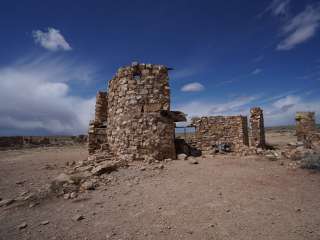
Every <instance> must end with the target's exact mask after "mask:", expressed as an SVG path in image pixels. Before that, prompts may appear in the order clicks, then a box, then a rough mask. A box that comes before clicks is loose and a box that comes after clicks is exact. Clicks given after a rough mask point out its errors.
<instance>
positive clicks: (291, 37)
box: [277, 4, 320, 50]
mask: <svg viewBox="0 0 320 240" xmlns="http://www.w3.org/2000/svg"><path fill="white" fill-rule="evenodd" d="M319 23H320V5H319V4H316V5H312V6H311V5H310V6H307V7H306V9H305V10H304V11H303V12H301V13H299V14H298V15H296V16H295V17H293V18H292V19H290V20H289V21H288V22H287V23H286V24H285V25H284V26H283V28H282V33H283V35H284V36H285V39H284V40H283V41H282V42H280V43H279V44H278V46H277V49H278V50H290V49H292V48H294V47H295V46H296V45H298V44H301V43H303V42H305V41H307V40H309V39H310V38H312V37H313V36H314V35H315V34H316V32H317V30H318V27H319Z"/></svg>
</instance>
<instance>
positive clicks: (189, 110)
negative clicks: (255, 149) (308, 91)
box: [176, 95, 320, 126]
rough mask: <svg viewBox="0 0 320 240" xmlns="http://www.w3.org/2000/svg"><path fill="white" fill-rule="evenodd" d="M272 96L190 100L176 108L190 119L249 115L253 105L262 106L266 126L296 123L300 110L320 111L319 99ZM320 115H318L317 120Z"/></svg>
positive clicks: (319, 118)
mask: <svg viewBox="0 0 320 240" xmlns="http://www.w3.org/2000/svg"><path fill="white" fill-rule="evenodd" d="M279 96H280V97H278V96H271V97H269V99H270V102H265V101H264V99H265V98H262V97H259V96H242V97H236V98H234V99H231V100H229V101H226V102H215V101H190V102H187V103H184V104H181V105H178V106H177V107H176V108H177V109H179V110H181V111H183V112H185V113H186V114H188V119H189V120H190V119H191V118H192V117H196V116H197V117H200V116H209V115H213V116H219V115H229V116H230V115H247V116H249V114H250V113H249V110H250V108H251V107H254V106H260V107H262V108H263V110H264V117H265V125H266V126H280V125H288V124H294V123H295V114H296V112H298V111H315V112H318V113H319V112H320V104H319V100H312V101H311V100H306V99H304V98H302V97H300V96H297V95H287V96H281V95H279ZM319 120H320V116H319V115H317V121H319Z"/></svg>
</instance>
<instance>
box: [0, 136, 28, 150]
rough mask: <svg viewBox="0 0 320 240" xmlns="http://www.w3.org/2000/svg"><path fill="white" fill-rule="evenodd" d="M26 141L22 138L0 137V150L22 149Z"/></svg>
mask: <svg viewBox="0 0 320 240" xmlns="http://www.w3.org/2000/svg"><path fill="white" fill-rule="evenodd" d="M23 144H24V139H23V137H22V136H15V137H0V149H1V148H3V149H5V148H21V147H23Z"/></svg>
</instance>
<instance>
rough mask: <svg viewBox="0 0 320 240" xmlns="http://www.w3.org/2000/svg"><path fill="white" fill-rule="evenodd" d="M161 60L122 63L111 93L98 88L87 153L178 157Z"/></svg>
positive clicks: (175, 116)
mask: <svg viewBox="0 0 320 240" xmlns="http://www.w3.org/2000/svg"><path fill="white" fill-rule="evenodd" d="M169 70H170V69H169V68H167V67H166V66H163V65H153V64H139V63H133V64H132V65H131V66H127V67H122V68H120V69H119V70H118V71H117V73H116V75H115V76H114V77H113V78H112V79H111V80H110V81H109V86H108V91H107V92H98V94H97V99H96V109H95V119H94V120H93V121H91V122H90V125H89V136H88V139H89V155H90V156H89V158H96V157H97V156H99V157H100V158H103V159H106V160H108V159H111V158H112V159H117V160H120V161H121V160H125V161H134V160H142V161H148V162H150V161H154V160H164V159H167V158H171V159H175V158H176V149H175V122H179V121H186V117H185V115H184V114H183V113H181V112H178V111H171V110H170V87H169V78H168V71H169Z"/></svg>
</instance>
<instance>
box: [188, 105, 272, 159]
mask: <svg viewBox="0 0 320 240" xmlns="http://www.w3.org/2000/svg"><path fill="white" fill-rule="evenodd" d="M250 112H251V116H250V124H251V132H250V140H251V141H250V142H251V144H249V131H248V120H247V116H209V117H201V118H194V119H193V121H192V123H191V125H190V126H191V127H195V137H194V139H192V140H191V143H190V144H192V145H194V146H196V147H197V148H199V149H200V150H201V151H202V152H204V153H211V152H212V150H215V149H216V148H218V147H219V146H222V145H223V146H228V148H229V149H228V151H231V152H238V153H241V152H247V151H248V150H249V145H251V146H252V147H254V148H265V147H266V142H265V132H264V120H263V111H262V109H261V108H257V107H256V108H252V109H251V111H250Z"/></svg>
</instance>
